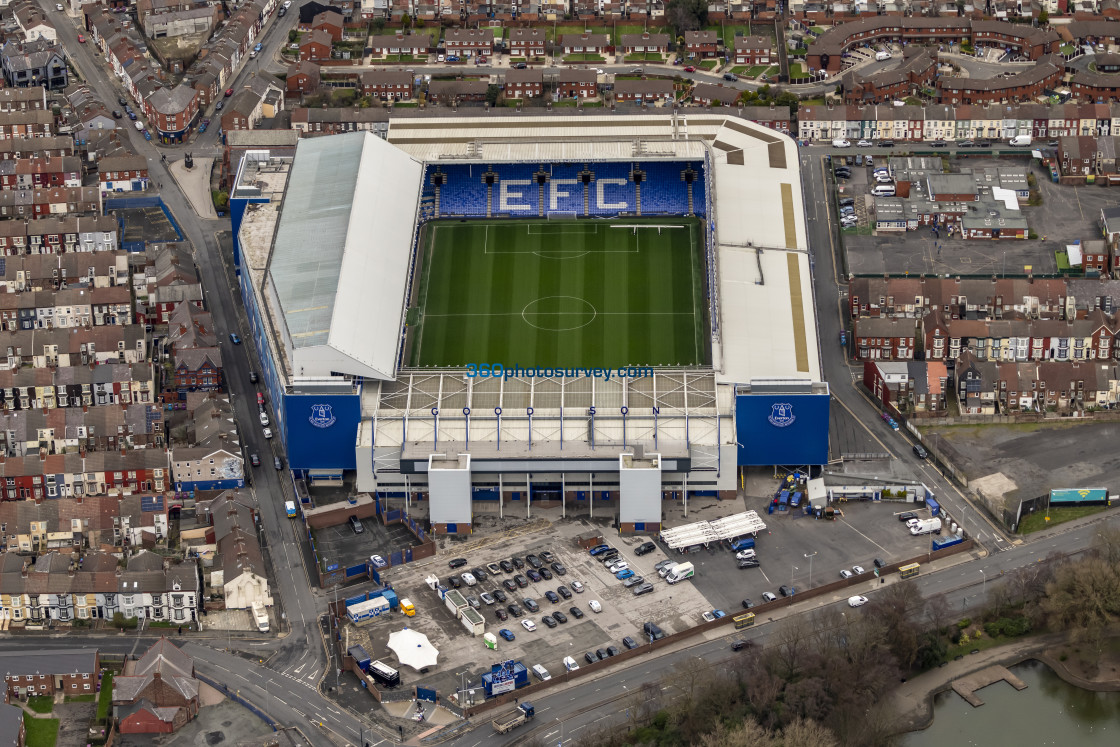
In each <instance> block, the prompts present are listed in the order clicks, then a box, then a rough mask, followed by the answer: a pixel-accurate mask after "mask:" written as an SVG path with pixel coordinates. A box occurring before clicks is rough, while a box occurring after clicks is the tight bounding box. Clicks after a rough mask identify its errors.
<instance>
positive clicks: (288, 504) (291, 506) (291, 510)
mask: <svg viewBox="0 0 1120 747" xmlns="http://www.w3.org/2000/svg"><path fill="white" fill-rule="evenodd" d="M284 513H286V514H287V515H288V518H289V519H294V518H296V502H295V501H284Z"/></svg>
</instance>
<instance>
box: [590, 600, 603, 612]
mask: <svg viewBox="0 0 1120 747" xmlns="http://www.w3.org/2000/svg"><path fill="white" fill-rule="evenodd" d="M587 606H588V607H590V608H591V611H592V612H602V611H603V605H601V604H599V602H598V601H597V600H595V599H592V600H591V601H589V602H588V603H587Z"/></svg>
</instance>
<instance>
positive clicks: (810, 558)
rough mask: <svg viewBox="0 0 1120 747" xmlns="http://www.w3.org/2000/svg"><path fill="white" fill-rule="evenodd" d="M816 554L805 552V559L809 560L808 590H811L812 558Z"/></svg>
mask: <svg viewBox="0 0 1120 747" xmlns="http://www.w3.org/2000/svg"><path fill="white" fill-rule="evenodd" d="M816 554H817V552H807V553H805V557H807V558H808V559H809V588H810V589H812V588H813V556H814V555H816Z"/></svg>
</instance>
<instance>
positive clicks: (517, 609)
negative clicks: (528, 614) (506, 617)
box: [506, 602, 525, 617]
mask: <svg viewBox="0 0 1120 747" xmlns="http://www.w3.org/2000/svg"><path fill="white" fill-rule="evenodd" d="M506 609H507V610H509V613H510V614H511V615H513V616H514V617H521V616H522V615H524V614H525V611H524V610H522V609H521V605H520V604H518V603H517V602H512V603H510V604H509V605H508V606H507V607H506Z"/></svg>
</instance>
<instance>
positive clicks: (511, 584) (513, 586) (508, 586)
mask: <svg viewBox="0 0 1120 747" xmlns="http://www.w3.org/2000/svg"><path fill="white" fill-rule="evenodd" d="M502 586H504V587H506V589H508V590H509V591H517V584H515V583H514V582H513V579H512V578H507V579H503V580H502Z"/></svg>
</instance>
